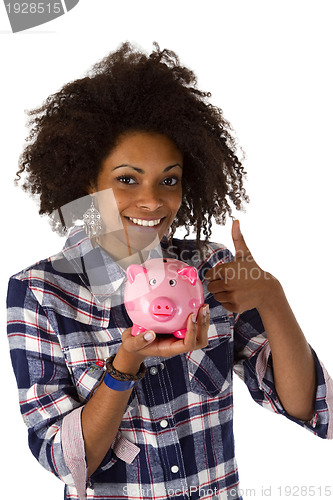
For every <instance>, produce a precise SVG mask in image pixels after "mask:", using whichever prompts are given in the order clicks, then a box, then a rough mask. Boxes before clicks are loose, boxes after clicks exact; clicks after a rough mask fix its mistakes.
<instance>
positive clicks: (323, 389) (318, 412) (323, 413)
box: [234, 309, 333, 439]
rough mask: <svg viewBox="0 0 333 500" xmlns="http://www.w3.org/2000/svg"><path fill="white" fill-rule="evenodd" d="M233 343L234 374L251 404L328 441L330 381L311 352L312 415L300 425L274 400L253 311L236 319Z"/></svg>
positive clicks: (268, 359)
mask: <svg viewBox="0 0 333 500" xmlns="http://www.w3.org/2000/svg"><path fill="white" fill-rule="evenodd" d="M234 339H235V344H234V345H235V363H234V371H235V372H236V373H237V375H239V377H240V378H241V379H242V380H243V381H244V382H245V383H246V385H247V387H248V389H249V392H250V394H251V396H252V398H253V399H254V401H256V402H257V403H258V404H260V405H261V406H263V407H265V408H268V409H269V410H271V411H274V412H275V413H280V414H282V415H284V416H286V417H287V418H289V419H290V420H292V421H294V422H296V423H297V424H299V425H301V426H303V427H305V428H306V429H308V430H310V431H311V432H313V433H314V434H316V435H318V436H319V437H321V438H327V439H332V438H333V428H332V427H333V424H332V421H333V420H332V417H333V381H332V379H331V378H330V376H329V374H328V373H327V370H326V369H325V367H324V366H323V364H322V363H321V362H320V361H319V359H318V357H317V355H316V353H315V352H314V351H313V349H312V353H313V357H314V360H315V367H316V376H317V389H316V399H315V412H314V417H313V418H312V419H311V420H310V421H303V420H299V419H296V418H294V417H292V416H291V415H289V414H288V413H287V412H286V411H285V409H284V408H283V405H282V404H281V402H280V400H279V398H278V395H277V392H276V389H275V385H274V376H273V365H272V355H271V351H270V346H269V342H268V339H267V336H266V332H265V329H264V326H263V324H262V321H261V318H260V315H259V313H258V311H257V310H256V309H252V310H250V311H246V312H245V313H243V314H240V315H238V316H237V317H236V320H235V331H234Z"/></svg>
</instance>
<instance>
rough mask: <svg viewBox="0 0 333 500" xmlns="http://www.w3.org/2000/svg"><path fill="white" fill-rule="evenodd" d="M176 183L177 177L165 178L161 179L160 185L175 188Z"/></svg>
mask: <svg viewBox="0 0 333 500" xmlns="http://www.w3.org/2000/svg"><path fill="white" fill-rule="evenodd" d="M178 182H179V179H178V177H167V178H166V179H163V181H162V184H164V185H165V186H175V185H176V184H177V183H178Z"/></svg>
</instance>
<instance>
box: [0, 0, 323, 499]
mask: <svg viewBox="0 0 333 500" xmlns="http://www.w3.org/2000/svg"><path fill="white" fill-rule="evenodd" d="M332 10H333V9H332V7H331V2H330V1H321V0H317V1H311V2H309V1H293V0H289V1H279V2H277V1H267V0H265V1H256V0H252V1H249V0H247V1H237V0H235V1H233V2H231V1H227V0H209V1H206V2H202V0H200V1H198V0H191V1H188V0H183V1H179V0H177V1H175V0H169V1H168V2H157V1H156V0H155V1H148V0H142V1H141V2H138V1H137V0H135V1H133V0H127V1H126V2H119V1H117V2H114V1H112V0H90V1H89V0H81V1H80V2H79V4H78V5H77V6H76V7H75V8H74V9H73V10H72V11H70V12H69V13H68V14H66V15H64V16H62V17H60V18H58V19H56V20H54V21H52V22H49V23H48V24H45V25H43V26H39V27H37V28H34V29H31V30H28V31H26V32H22V33H17V34H12V33H11V31H10V26H9V22H8V19H7V17H6V12H5V8H4V6H3V4H2V3H1V5H0V54H1V75H2V76H1V80H0V85H1V92H0V97H1V171H2V173H1V179H2V193H1V196H0V202H1V212H0V213H1V247H2V250H1V255H2V265H1V310H0V311H1V336H0V341H1V352H2V361H1V373H2V403H1V412H0V413H1V453H2V457H1V463H2V466H1V476H2V481H1V498H6V499H9V498H10V499H21V498H25V497H26V496H28V497H29V498H30V497H32V495H33V498H34V499H35V500H45V498H47V499H48V500H59V499H60V498H63V485H62V483H61V482H60V481H59V480H57V479H56V478H54V477H53V476H52V475H51V474H50V473H48V472H46V471H44V470H43V469H42V467H41V466H40V465H39V464H38V463H37V461H36V460H35V459H34V458H33V456H32V455H31V454H30V452H29V450H28V447H27V432H26V428H25V426H24V424H23V422H22V420H21V417H20V414H19V410H18V399H17V392H16V384H15V380H14V376H13V374H12V370H11V365H10V360H9V355H8V345H7V340H6V333H5V308H4V303H5V295H6V287H7V282H8V278H9V276H10V275H11V274H13V273H15V272H17V271H19V270H21V269H22V268H23V267H25V266H28V265H30V264H32V263H33V262H35V261H37V260H39V259H41V258H44V257H47V256H49V255H52V254H54V253H56V252H57V251H58V250H59V249H60V248H61V247H62V244H63V242H62V240H61V239H60V238H59V237H58V236H57V235H55V234H53V233H52V232H51V230H50V228H49V225H48V222H47V220H45V219H42V218H40V216H39V215H38V209H37V207H36V205H35V203H34V202H33V201H32V200H31V199H30V198H29V197H28V195H26V194H25V193H23V192H22V191H21V190H20V189H19V188H15V187H14V185H13V178H14V176H15V172H16V168H17V159H18V156H19V154H20V152H21V150H22V147H23V145H24V139H25V137H26V135H27V130H26V128H25V122H26V117H25V115H24V110H25V109H29V108H32V107H34V106H37V105H39V104H40V103H41V102H42V101H43V100H44V99H45V98H46V97H47V96H48V95H49V94H50V93H52V92H55V91H57V90H58V89H59V88H60V87H61V86H62V85H63V84H64V83H66V82H67V81H69V80H72V79H75V78H78V77H81V76H83V74H84V73H85V71H86V70H88V69H89V68H90V67H91V65H92V64H93V63H95V62H96V61H97V60H98V59H100V58H102V57H104V56H105V55H106V54H107V53H108V52H109V51H111V50H114V49H115V48H117V47H118V46H119V44H120V43H121V42H122V41H124V40H130V41H132V42H136V43H138V44H140V46H141V47H142V48H144V49H146V50H148V51H150V50H151V49H152V42H153V41H154V40H156V41H158V43H159V44H160V46H161V48H164V47H166V48H170V49H173V50H174V51H176V52H177V53H178V55H179V56H180V59H181V61H182V62H183V63H184V64H185V65H187V66H189V67H191V68H192V69H193V70H194V71H195V72H196V74H197V75H198V81H199V87H200V88H202V89H204V90H210V91H211V92H212V102H213V103H214V104H216V105H218V106H220V107H222V109H223V110H224V113H225V116H226V118H227V119H229V120H230V122H231V124H232V125H233V128H234V129H235V134H236V135H237V137H238V140H239V143H240V144H241V146H242V147H243V149H244V150H245V152H246V155H247V159H246V161H245V167H246V170H247V172H248V182H247V190H248V193H249V195H250V197H251V203H250V205H249V206H248V209H247V212H246V213H245V214H240V220H241V227H242V230H243V233H244V235H245V239H246V241H247V243H248V246H249V247H250V249H251V250H252V252H253V254H254V256H255V258H256V259H257V261H258V262H259V264H260V265H261V266H262V267H263V268H264V269H266V270H268V271H270V272H272V273H273V274H274V275H275V276H277V277H278V278H279V279H280V281H281V282H282V284H283V286H284V289H285V291H286V294H287V296H288V298H289V301H290V303H291V305H292V307H293V310H294V312H295V314H296V316H297V318H298V320H299V323H300V324H301V326H302V328H303V330H304V333H305V335H306V337H307V339H308V341H309V342H310V343H311V345H312V346H313V347H314V348H315V350H316V352H317V354H318V356H319V357H320V359H321V360H322V361H323V362H324V364H325V365H326V367H327V369H328V370H329V371H330V372H331V373H333V362H332V357H331V353H332V348H333V341H332V333H333V326H332V321H331V317H330V314H331V311H332V288H331V283H332V279H333V272H332V259H331V246H332V238H331V225H332V223H331V215H332V205H331V203H332V202H331V189H332V186H331V184H332V180H333V179H332V177H333V176H332V152H331V147H332V146H331V143H332V141H331V135H332V131H333V127H332V112H333V99H332V88H333V81H332V80H333V78H332V71H331V66H332V43H333V31H332V13H333V12H332ZM230 228H231V224H230V223H228V225H227V226H226V227H220V228H216V229H215V231H214V238H213V239H214V240H216V241H220V242H223V243H225V244H227V245H228V246H229V247H230V248H231V249H233V245H232V240H231V238H230ZM235 436H236V454H237V457H238V463H239V468H240V478H241V487H242V489H243V490H244V498H274V499H277V498H290V496H288V495H287V494H285V493H284V487H285V486H292V487H296V486H303V487H304V489H303V490H296V489H294V490H293V492H292V493H294V494H293V495H292V497H295V498H297V497H301V498H317V499H319V498H322V497H325V492H324V487H325V486H329V487H330V489H331V494H330V495H329V496H328V498H330V497H331V498H333V480H332V441H327V440H322V439H320V438H317V437H314V436H313V435H312V434H311V433H310V432H308V431H306V430H303V429H302V428H300V427H299V426H297V425H296V424H293V423H291V422H289V421H287V420H286V419H284V418H283V417H280V416H277V415H274V414H271V413H270V412H268V411H266V410H263V409H262V408H260V407H259V406H258V405H256V404H255V403H254V402H253V401H252V400H251V398H250V396H249V395H248V392H247V389H246V387H245V386H244V385H243V384H242V383H241V382H239V381H238V380H235ZM8 437H9V438H10V440H9V441H8V440H7V438H8ZM310 486H314V487H315V488H316V489H315V495H313V494H312V490H311V489H310ZM279 487H281V488H282V490H279ZM320 487H321V488H322V491H321V493H320V489H319V488H320ZM262 488H264V493H262ZM269 488H271V489H269ZM246 490H248V491H247V494H246ZM326 498H327V496H326Z"/></svg>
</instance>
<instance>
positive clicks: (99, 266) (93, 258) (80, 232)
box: [62, 226, 165, 303]
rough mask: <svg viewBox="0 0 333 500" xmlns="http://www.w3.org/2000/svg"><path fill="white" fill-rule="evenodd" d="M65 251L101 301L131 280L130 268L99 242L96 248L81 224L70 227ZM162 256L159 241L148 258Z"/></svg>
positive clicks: (78, 272) (65, 255)
mask: <svg viewBox="0 0 333 500" xmlns="http://www.w3.org/2000/svg"><path fill="white" fill-rule="evenodd" d="M163 246H165V242H164V241H163ZM62 254H63V256H64V257H65V259H66V260H67V261H68V262H69V263H70V264H71V267H72V268H74V270H75V272H76V273H77V274H78V275H79V276H80V278H81V280H82V281H83V283H84V284H85V285H86V286H87V287H88V288H89V289H90V291H91V293H92V294H93V295H94V297H95V298H96V300H97V301H98V302H99V303H103V302H104V301H105V300H106V299H108V298H109V297H110V296H111V295H112V294H115V292H117V291H118V289H119V288H120V286H121V285H122V284H123V283H124V282H125V281H126V280H127V278H126V271H125V270H124V269H123V268H122V267H121V266H120V265H119V264H118V263H117V262H116V261H114V260H113V259H112V257H111V256H110V255H109V254H108V253H107V252H106V251H105V250H104V249H103V248H102V247H101V246H99V245H98V244H96V246H95V248H94V247H93V246H92V244H91V242H90V240H89V238H88V236H87V234H86V232H85V230H84V229H83V227H81V226H78V227H75V228H73V229H72V230H71V231H70V233H69V235H68V238H67V240H66V242H65V246H64V248H63V250H62ZM162 256H163V253H162V248H161V246H160V245H157V246H156V247H155V248H153V249H152V250H150V252H149V256H148V259H152V258H157V257H162ZM148 259H147V260H148Z"/></svg>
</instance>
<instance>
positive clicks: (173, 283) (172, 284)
mask: <svg viewBox="0 0 333 500" xmlns="http://www.w3.org/2000/svg"><path fill="white" fill-rule="evenodd" d="M176 283H177V281H176V280H170V281H169V285H170V286H176Z"/></svg>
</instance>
